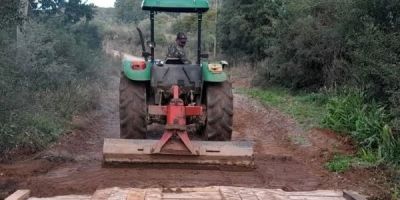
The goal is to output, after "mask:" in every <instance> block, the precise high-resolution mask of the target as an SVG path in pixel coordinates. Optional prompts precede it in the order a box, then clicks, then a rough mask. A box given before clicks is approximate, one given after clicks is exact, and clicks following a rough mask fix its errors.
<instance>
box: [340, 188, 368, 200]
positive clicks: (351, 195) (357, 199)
mask: <svg viewBox="0 0 400 200" xmlns="http://www.w3.org/2000/svg"><path fill="white" fill-rule="evenodd" d="M343 197H344V198H346V200H366V199H367V197H366V196H363V195H360V194H358V193H356V192H354V191H346V190H345V191H343Z"/></svg>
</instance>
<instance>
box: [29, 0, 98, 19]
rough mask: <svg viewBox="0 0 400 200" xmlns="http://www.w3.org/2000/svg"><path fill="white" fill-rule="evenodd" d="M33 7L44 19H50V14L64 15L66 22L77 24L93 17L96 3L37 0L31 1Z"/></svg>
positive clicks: (70, 0) (74, 0) (80, 0)
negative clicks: (83, 19)
mask: <svg viewBox="0 0 400 200" xmlns="http://www.w3.org/2000/svg"><path fill="white" fill-rule="evenodd" d="M30 2H31V4H30V5H31V7H32V10H33V12H34V14H36V15H37V16H42V19H44V20H47V19H50V18H49V16H51V17H54V16H59V17H62V19H63V21H64V23H65V24H75V23H77V22H78V21H80V20H81V19H82V18H85V19H86V20H88V21H89V20H91V19H93V15H94V9H93V8H94V5H93V4H86V2H82V0H69V1H66V0H39V1H37V2H35V1H32V0H31V1H30Z"/></svg>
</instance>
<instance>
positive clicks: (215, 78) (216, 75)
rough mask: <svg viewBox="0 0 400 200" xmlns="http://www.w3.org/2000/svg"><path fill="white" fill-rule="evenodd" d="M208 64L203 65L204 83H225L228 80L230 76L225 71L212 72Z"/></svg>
mask: <svg viewBox="0 0 400 200" xmlns="http://www.w3.org/2000/svg"><path fill="white" fill-rule="evenodd" d="M208 64H209V63H208V62H203V63H201V72H202V75H203V81H205V82H214V83H218V82H225V81H226V80H228V76H227V74H226V73H225V72H224V71H218V72H215V71H211V70H210V68H209V65H208Z"/></svg>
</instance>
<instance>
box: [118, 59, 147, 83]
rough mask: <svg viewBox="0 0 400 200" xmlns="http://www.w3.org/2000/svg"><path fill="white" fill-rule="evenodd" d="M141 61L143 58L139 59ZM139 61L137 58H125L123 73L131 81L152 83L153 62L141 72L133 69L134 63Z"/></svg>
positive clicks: (123, 60)
mask: <svg viewBox="0 0 400 200" xmlns="http://www.w3.org/2000/svg"><path fill="white" fill-rule="evenodd" d="M139 59H141V58H139ZM134 60H137V57H132V58H131V57H125V58H123V59H122V72H123V74H124V75H125V76H126V77H127V78H128V79H130V80H133V81H150V79H151V67H152V66H153V64H152V63H151V62H149V61H148V62H146V68H145V69H141V70H134V69H132V62H133V61H134Z"/></svg>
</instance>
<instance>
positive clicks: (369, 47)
mask: <svg viewBox="0 0 400 200" xmlns="http://www.w3.org/2000/svg"><path fill="white" fill-rule="evenodd" d="M223 7H224V8H225V9H224V10H223V11H221V15H220V20H219V27H220V28H219V36H220V38H219V40H220V41H221V48H222V49H223V50H224V52H225V53H226V54H227V55H232V56H233V58H236V59H240V60H242V61H248V62H251V63H253V66H255V67H257V70H260V73H259V74H260V75H259V76H258V77H257V80H256V81H255V83H256V84H258V85H261V86H272V85H278V86H283V87H286V88H289V89H291V90H293V91H304V90H305V91H314V92H318V91H324V92H325V93H326V91H331V93H332V95H331V96H333V97H332V99H330V100H329V102H328V103H327V108H328V110H327V111H328V112H327V114H326V116H325V117H324V119H323V120H322V122H321V123H322V125H323V126H324V127H328V128H331V129H333V130H335V131H337V132H339V133H345V134H349V135H350V136H351V137H352V138H353V139H354V141H355V142H356V143H357V144H358V145H359V146H360V147H361V148H362V149H364V150H367V151H369V152H373V154H374V155H375V156H376V157H377V159H376V160H377V161H379V162H386V163H390V164H396V165H398V164H399V163H400V156H399V155H400V154H399V152H400V136H399V130H400V123H399V121H400V111H399V110H400V106H399V103H400V56H399V55H400V48H399V47H400V34H399V33H400V32H399V30H400V1H397V0H385V1H382V0H355V1H354V0H351V1H350V0H303V1H289V0H267V1H265V0H256V1H251V2H249V1H245V0H238V1H237V0H235V1H233V0H225V1H224V2H223ZM232 12H235V16H232V14H231V13H232Z"/></svg>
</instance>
